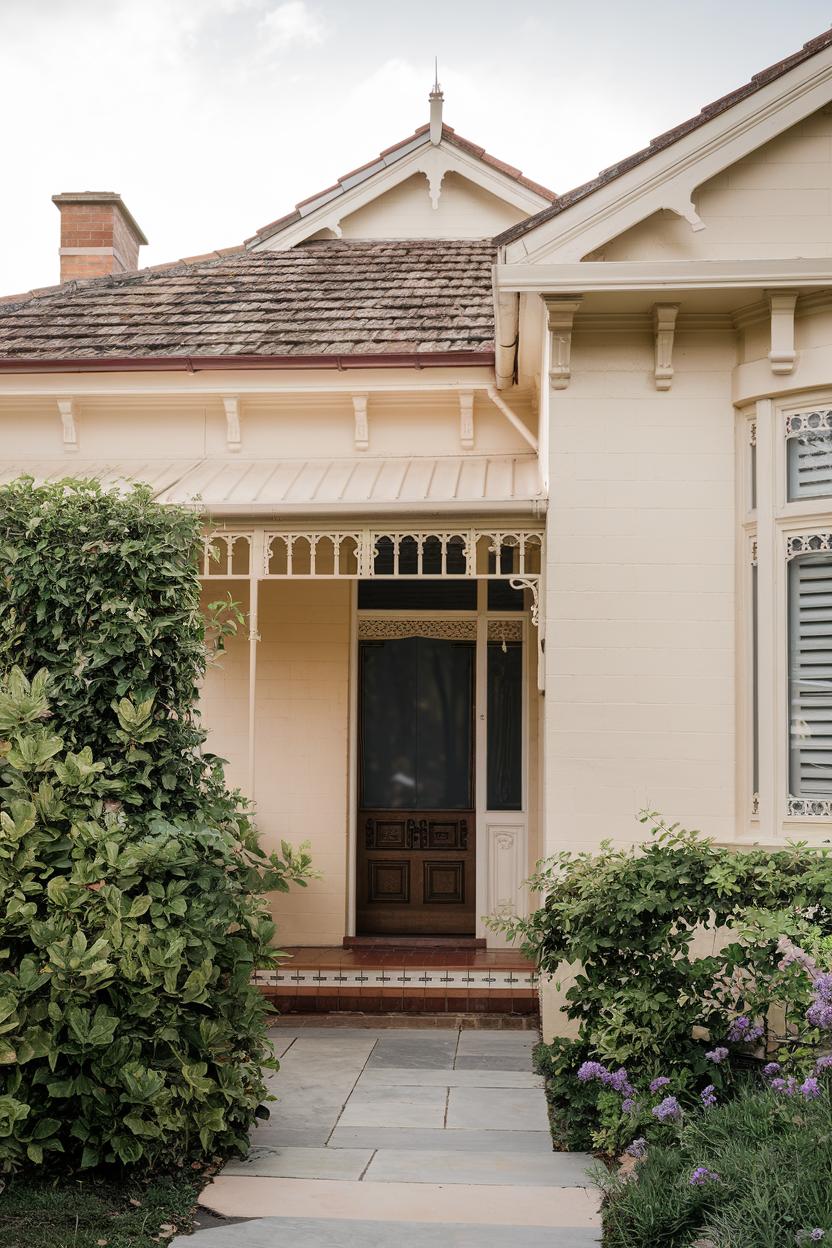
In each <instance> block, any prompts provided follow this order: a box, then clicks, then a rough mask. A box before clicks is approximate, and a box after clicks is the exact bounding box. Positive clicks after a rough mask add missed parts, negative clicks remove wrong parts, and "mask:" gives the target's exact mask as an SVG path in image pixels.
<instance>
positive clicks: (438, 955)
mask: <svg viewBox="0 0 832 1248" xmlns="http://www.w3.org/2000/svg"><path fill="white" fill-rule="evenodd" d="M287 952H289V953H290V954H291V958H290V959H287V960H286V961H285V962H283V963H281V966H280V967H279V969H278V970H276V971H257V972H255V975H254V977H253V982H254V983H255V984H257V985H258V986H259V987H260V989H261V991H262V992H263V993H264V995H265V996H267V997H268V998H269V999H270V1000H272V1001H273V1003H274V1004H275V1006H276V1007H277V1008H278V1009H279V1010H280V1012H281V1013H300V1014H312V1013H322V1014H330V1013H333V1012H341V1011H346V1012H350V1013H357V1014H359V1013H360V1014H419V1013H429V1014H518V1015H535V1014H537V1013H538V1009H539V1003H538V995H537V973H536V971H535V967H534V965H533V963H531V962H529V961H528V960H527V959H526V958H524V957H523V956H522V955H521V954H519V953H515V952H514V951H513V950H491V951H486V950H456V949H437V948H432V949H431V948H426V949H413V948H408V949H402V948H387V949H339V948H329V949H304V948H295V949H291V950H288V951H287Z"/></svg>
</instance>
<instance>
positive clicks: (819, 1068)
mask: <svg viewBox="0 0 832 1248" xmlns="http://www.w3.org/2000/svg"><path fill="white" fill-rule="evenodd" d="M830 1069H832V1053H825V1054H824V1056H823V1057H819V1058H818V1060H817V1061H816V1062H815V1074H816V1075H820V1074H822V1073H823V1071H825V1070H830Z"/></svg>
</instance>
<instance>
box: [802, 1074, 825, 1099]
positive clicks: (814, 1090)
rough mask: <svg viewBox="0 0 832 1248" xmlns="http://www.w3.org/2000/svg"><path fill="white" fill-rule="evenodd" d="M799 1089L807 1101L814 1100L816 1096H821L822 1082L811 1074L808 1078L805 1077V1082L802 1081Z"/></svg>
mask: <svg viewBox="0 0 832 1248" xmlns="http://www.w3.org/2000/svg"><path fill="white" fill-rule="evenodd" d="M799 1091H800V1095H801V1096H804V1097H805V1098H806V1100H807V1101H813V1100H815V1098H816V1097H818V1096H820V1084H819V1083H818V1081H817V1079H814V1078H813V1077H812V1076H811V1075H810V1076H809V1078H808V1079H805V1080H804V1081H803V1083H801V1085H800V1088H799Z"/></svg>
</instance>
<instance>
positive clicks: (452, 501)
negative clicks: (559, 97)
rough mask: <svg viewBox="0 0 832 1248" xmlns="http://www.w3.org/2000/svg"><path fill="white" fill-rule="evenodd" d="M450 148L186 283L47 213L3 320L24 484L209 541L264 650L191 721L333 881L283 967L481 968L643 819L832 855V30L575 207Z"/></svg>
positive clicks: (440, 127) (430, 130) (218, 672)
mask: <svg viewBox="0 0 832 1248" xmlns="http://www.w3.org/2000/svg"><path fill="white" fill-rule="evenodd" d="M442 114H443V99H442V94H441V91H440V89H439V87H438V85H437V86H435V87H434V90H433V91H432V92H431V95H430V117H429V122H428V124H426V125H425V126H423V127H421V128H420V129H418V130H416V131H415V132H414V133H413V134H412V135H411V136H409V137H408V138H406V139H404V140H402V141H401V142H400V143H397V144H396V145H395V146H394V147H392V148H389V149H387V150H386V151H384V152H382V153H380V154H379V155H378V156H377V157H375V158H374V159H373V160H371V161H370V162H369V163H368V164H367V165H365V166H363V167H362V168H360V169H356V170H352V171H351V172H350V173H348V174H346V175H344V176H343V177H341V178H339V179H338V180H337V181H336V182H335V183H334V184H333V185H331V186H329V187H328V188H327V189H325V190H323V191H321V192H319V193H318V194H316V195H313V196H312V197H311V198H309V199H306V200H304V201H302V202H301V203H299V204H298V205H297V207H296V208H295V209H294V210H293V211H292V212H290V213H288V214H287V215H285V216H283V217H281V218H279V219H278V220H276V221H274V222H272V223H271V224H270V225H267V226H265V227H263V228H261V229H259V230H258V231H257V232H256V233H255V234H254V235H253V236H252V237H250V238H249V239H247V241H246V242H245V243H244V244H243V245H242V246H240V247H237V248H232V249H230V250H226V251H222V252H217V253H212V254H210V255H207V256H197V257H192V258H190V259H188V260H183V261H179V262H177V263H174V264H171V265H162V266H156V267H153V268H150V269H142V270H138V269H137V263H138V253H139V248H140V246H141V245H142V244H143V243H144V241H145V240H144V236H143V234H142V232H141V230H140V228H139V226H138V225H137V223H136V221H135V220H134V218H133V216H132V215H131V213H130V212H129V211H128V210H127V208H126V206H125V205H124V203H123V202H122V200H121V199H120V197H119V196H118V195H115V194H110V193H108V194H96V193H90V192H84V193H79V194H63V195H57V196H56V197H55V202H56V204H57V206H58V208H59V210H60V213H61V278H62V283H61V285H60V286H57V287H54V288H50V289H48V290H36V291H32V292H29V293H28V294H27V295H22V296H12V297H11V298H9V299H6V300H5V301H4V302H2V304H0V427H2V430H3V441H2V447H3V451H2V479H4V480H8V479H10V478H12V477H14V476H16V475H18V474H20V473H23V472H29V473H31V474H33V475H34V476H35V477H37V478H40V479H44V480H49V479H58V478H61V477H63V476H66V475H68V474H72V475H79V476H87V475H93V476H96V477H99V478H101V479H102V480H103V481H107V482H116V481H123V480H127V481H130V480H141V481H147V482H149V483H150V484H151V485H152V487H153V489H154V491H155V493H156V496H157V497H158V498H159V499H160V500H162V501H163V502H169V503H180V504H184V505H186V506H192V507H198V508H199V509H200V511H201V512H202V513H203V514H204V516H205V523H206V549H205V557H204V561H203V567H202V573H203V576H204V579H205V593H206V598H207V599H208V600H211V599H214V598H218V597H220V596H222V595H224V594H225V593H227V592H229V591H230V592H231V594H232V595H233V597H234V598H235V599H236V600H238V601H239V602H240V603H242V604H243V606H244V608H245V610H246V611H247V612H248V618H249V624H250V629H249V633H248V636H241V637H239V638H237V639H236V641H235V642H234V643H233V644H232V646H231V647H230V650H229V653H228V654H227V656H226V657H225V659H224V660H223V662H222V664H221V665H218V666H216V667H214V668H213V669H212V670H211V672H210V674H209V677H208V679H207V681H206V686H205V689H204V696H203V709H204V714H205V716H206V720H207V723H208V724H209V726H210V728H211V743H212V746H213V748H214V749H215V750H216V751H217V752H218V753H220V754H221V755H223V756H225V757H226V758H228V759H229V760H230V777H231V779H232V781H234V782H236V783H238V784H239V785H240V786H241V787H242V788H243V789H244V790H245V791H246V792H247V793H248V794H249V795H250V796H251V797H252V798H253V799H254V800H255V801H256V803H257V808H258V811H259V822H260V826H261V828H262V830H263V832H264V834H265V839H266V841H267V842H268V841H269V840H272V841H273V840H275V839H276V838H280V837H287V838H290V839H293V840H303V839H306V838H308V839H310V840H311V842H312V851H313V855H314V859H315V862H316V864H317V866H318V867H319V868H320V869H321V871H322V873H323V874H322V878H321V879H320V880H319V881H317V882H316V883H315V884H313V886H312V887H311V888H310V889H309V890H308V892H306V893H303V894H300V895H297V896H293V897H290V898H288V899H281V914H280V922H281V934H282V939H283V940H284V941H286V942H288V943H290V944H292V945H294V946H299V947H304V946H305V947H313V946H314V947H326V948H329V949H335V948H337V947H340V946H342V945H343V943H344V941H345V940H346V942H347V943H348V944H349V943H352V944H355V943H356V941H358V942H359V944H360V942H361V941H364V942H365V947H366V942H368V941H372V940H376V941H377V942H384V941H387V942H392V943H393V944H396V943H399V944H401V943H402V942H405V943H406V942H407V940H411V941H413V942H416V943H415V944H414V945H413V947H414V948H418V947H419V944H418V942H419V941H424V940H425V939H426V938H429V939H430V940H433V941H435V942H441V939H442V938H443V937H444V938H451V939H452V940H453V942H455V943H456V944H457V945H458V944H460V943H462V944H466V943H469V944H471V945H472V946H473V945H475V944H476V943H477V942H479V943H480V945H481V944H482V942H486V943H487V947H488V949H489V950H491V951H492V952H494V953H495V956H496V951H498V950H499V949H500V946H501V944H502V943H503V942H502V940H501V938H500V937H498V936H496V935H494V934H493V933H491V932H489V930H488V929H487V928H486V926H485V924H484V922H483V916H485V915H487V914H489V913H494V912H497V911H512V910H513V911H523V910H524V909H525V908H527V907H528V905H529V898H528V897H527V895H526V893H525V891H524V888H523V880H524V878H525V877H526V876H527V874H528V872H529V870H530V868H531V866H532V865H533V863H534V862H535V860H536V859H537V858H539V857H540V856H542V855H545V854H550V853H553V852H555V851H557V850H560V849H573V850H582V849H592V848H594V847H596V846H597V845H598V844H599V842H600V841H601V840H602V839H603V838H612V839H613V840H614V841H617V842H619V843H626V842H628V841H631V840H633V839H635V838H637V837H638V835H639V831H640V829H639V825H638V824H637V823H636V821H635V818H634V816H635V814H636V813H637V812H638V810H639V809H640V808H642V807H644V806H646V805H647V806H650V807H651V808H653V809H657V810H660V811H662V812H663V813H664V814H665V815H666V816H668V817H669V818H672V819H674V820H679V821H681V822H682V823H684V824H687V825H689V826H697V827H700V828H702V829H703V830H704V831H705V832H707V833H709V834H711V835H713V836H714V837H716V838H718V839H719V840H720V841H722V842H725V843H732V844H748V843H751V842H755V843H759V844H762V845H772V846H773V845H779V844H783V843H785V842H786V841H787V840H789V839H803V840H806V841H808V842H810V843H820V842H825V841H827V840H828V839H829V837H830V834H831V833H832V733H831V732H830V729H829V725H830V724H832V683H830V682H831V681H832V31H828V32H826V33H824V34H823V35H821V36H819V37H818V38H817V39H814V40H812V41H811V42H810V43H808V44H806V45H805V47H803V48H802V49H801V50H800V51H799V52H797V53H795V54H794V55H792V56H789V57H787V58H786V59H785V60H783V61H781V62H779V63H778V64H776V65H773V66H771V67H770V68H769V69H766V70H764V71H763V72H761V73H759V74H757V75H755V77H754V78H753V79H752V80H751V81H750V82H748V83H746V84H745V85H743V86H741V87H739V88H738V89H737V90H736V91H734V92H732V93H731V94H729V95H727V96H725V97H723V98H722V99H720V100H717V101H715V102H714V103H712V104H709V105H707V106H706V107H705V108H704V109H703V110H702V112H701V113H700V114H698V115H697V116H696V117H693V118H691V119H689V120H688V121H686V122H683V123H682V124H681V125H679V126H677V127H675V128H674V129H673V130H670V131H668V132H667V133H665V134H662V135H660V136H659V137H658V138H656V139H654V140H653V141H652V142H651V143H650V144H649V145H648V146H647V147H645V148H644V149H643V150H642V151H640V152H637V153H635V154H634V155H632V156H629V157H627V158H626V159H624V160H622V161H621V162H620V163H619V164H617V165H614V166H612V167H611V168H609V169H607V170H604V171H603V172H602V173H600V174H599V175H598V176H597V177H596V178H594V179H593V180H592V181H591V182H589V183H587V184H586V185H584V186H581V187H577V188H576V189H574V190H572V191H569V192H567V193H565V194H555V193H554V192H552V191H550V190H548V189H547V188H546V187H545V186H543V185H541V184H539V183H537V182H534V181H532V180H530V179H529V178H527V177H525V176H523V174H521V173H520V171H519V170H517V169H515V168H513V167H512V166H510V165H507V164H505V163H504V162H503V161H501V160H498V159H496V158H495V157H493V156H491V155H490V154H489V153H488V152H486V151H485V150H484V149H483V148H481V147H479V146H477V145H476V144H475V143H472V142H469V141H468V140H467V139H463V138H462V137H461V136H460V135H458V134H457V133H456V132H455V131H454V130H453V129H452V128H451V127H449V126H448V125H447V124H445V122H444V120H443V116H442ZM540 163H541V165H542V166H543V167H544V169H545V166H546V165H547V163H548V160H547V156H546V153H541V160H540ZM555 172H556V171H555ZM515 956H516V955H515ZM490 965H491V966H492V967H498V969H500V971H501V973H502V975H503V978H500V977H499V976H497V978H498V979H500V982H499V984H498V985H497V988H499V990H500V992H501V993H503V994H508V995H511V994H512V993H519V994H521V995H522V993H523V991H525V993H526V996H527V995H528V981H527V980H524V982H523V985H521V987H520V988H517V987H516V983H517V977H516V976H514V975H513V964H512V962H511V960H510V957H509V955H506V961H505V962H503V963H501V962H500V960H499V958H497V959H496V960H494V958H492V961H491V963H490ZM339 973H340V972H339ZM524 973H525V972H524ZM405 978H406V977H405ZM486 978H487V977H486ZM494 978H495V977H494V976H493V975H491V976H490V979H491V980H494ZM332 979H333V982H334V981H335V980H336V979H337V977H336V975H335V972H333V976H332ZM446 979H447V982H448V983H450V982H451V980H453V976H446ZM324 980H327V977H326V976H324V977H323V978H321V977H320V976H319V983H323V982H324ZM327 982H329V981H328V980H327ZM341 982H342V983H343V982H344V978H343V976H342V977H341ZM424 982H425V983H427V982H429V981H428V980H427V979H425V980H424ZM471 982H473V981H472V980H471V978H470V976H469V983H471ZM350 986H351V987H353V985H350ZM480 987H482V991H483V993H486V992H488V991H492V992H496V991H497V988H495V987H494V986H493V984H489V986H488V988H486V987H485V986H484V985H480ZM464 990H465V989H463V988H462V987H461V988H460V991H464ZM309 991H310V992H313V991H316V989H314V988H311V987H310V989H309ZM320 991H322V990H320ZM333 991H337V989H334V988H333ZM357 991H360V989H357ZM396 991H398V992H399V994H401V992H402V991H403V989H402V988H401V987H399V988H398V989H396ZM471 991H473V989H471ZM407 992H408V989H406V988H405V989H404V993H405V997H407ZM436 992H437V994H441V992H445V994H446V1001H447V1002H448V1003H450V1004H452V1003H453V1002H452V996H451V988H450V987H448V988H446V989H440V988H438V987H437V988H436ZM429 996H430V993H429V992H428V997H429ZM492 999H495V998H492Z"/></svg>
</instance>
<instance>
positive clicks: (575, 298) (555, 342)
mask: <svg viewBox="0 0 832 1248" xmlns="http://www.w3.org/2000/svg"><path fill="white" fill-rule="evenodd" d="M582 297H583V296H581V295H560V296H559V295H544V296H543V302H544V303H545V304H546V314H547V318H548V328H549V334H550V336H551V337H550V344H551V350H550V356H549V381H550V383H551V386H552V389H553V390H565V389H566V387H567V386H568V385H569V380H570V378H571V376H572V327H573V323H574V320H575V313H576V312H577V311H578V309H579V308H580V306H581V299H582Z"/></svg>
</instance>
